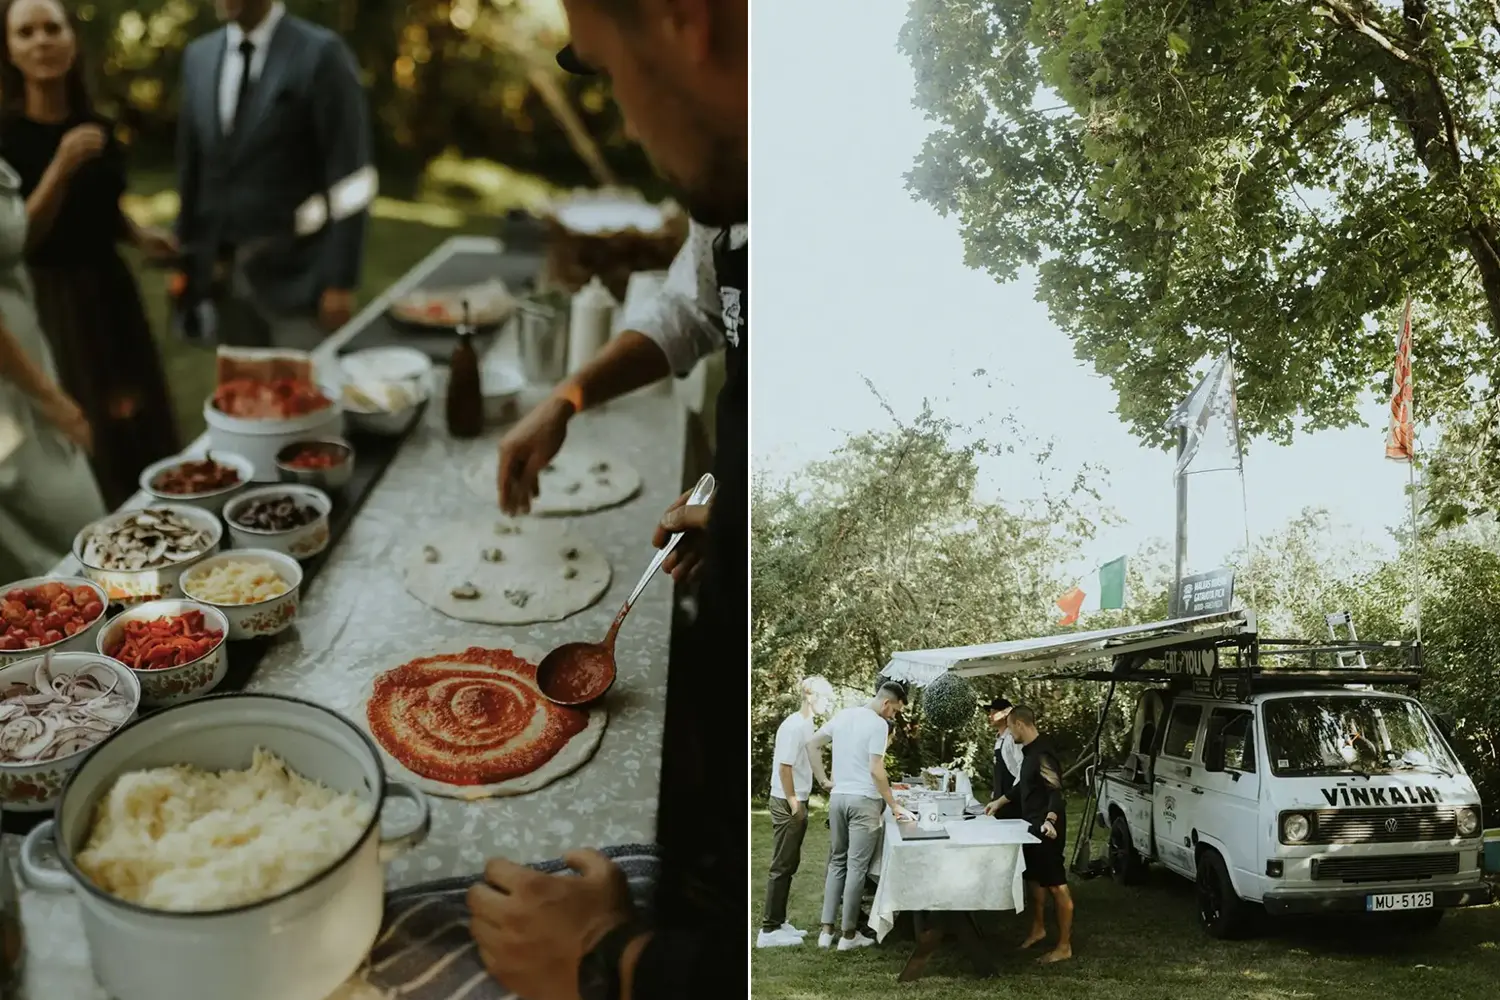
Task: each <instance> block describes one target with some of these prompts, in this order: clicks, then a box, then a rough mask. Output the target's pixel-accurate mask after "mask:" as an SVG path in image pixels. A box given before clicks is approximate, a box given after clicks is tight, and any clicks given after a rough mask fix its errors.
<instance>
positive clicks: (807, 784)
mask: <svg viewBox="0 0 1500 1000" xmlns="http://www.w3.org/2000/svg"><path fill="white" fill-rule="evenodd" d="M832 707H833V685H831V684H829V683H828V681H827V680H825V679H824V678H822V677H809V678H807V679H806V680H804V681H803V682H802V707H801V708H800V709H799V710H798V711H796V712H795V713H793V714H792V715H789V716H787V717H786V719H785V720H784V721H783V722H782V723H781V726H780V728H778V729H777V730H776V747H775V750H774V756H773V757H772V761H771V765H772V768H773V770H772V773H771V830H772V841H771V844H772V846H771V875H770V878H769V879H768V881H767V885H766V908H765V910H764V916H763V918H762V920H761V924H760V933H759V934H758V935H757V936H756V939H755V946H756V947H757V948H781V947H785V946H788V945H798V944H801V943H802V938H803V937H804V936H805V935H806V934H807V932H806V931H802V930H798V929H797V928H795V927H793V926H792V925H791V924H789V923H787V919H786V900H787V896H788V894H789V893H790V892H791V889H792V876H793V875H795V874H797V868H798V866H799V865H800V864H801V863H802V838H803V837H805V836H806V835H807V797H808V796H809V795H811V794H812V788H813V778H814V776H816V777H817V779H818V785H819V786H820V787H822V789H823V790H824V791H827V790H828V789H829V787H830V786H829V783H828V776H827V775H826V774H825V773H824V772H823V760H822V755H821V754H819V755H818V756H817V757H814V756H813V755H812V754H810V753H809V752H808V744H809V743H811V742H812V740H813V737H814V736H815V735H817V733H816V730H815V728H814V726H813V716H815V715H827V714H828V712H829V710H830V709H831V708H832Z"/></svg>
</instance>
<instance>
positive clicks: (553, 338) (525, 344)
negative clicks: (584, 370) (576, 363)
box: [516, 299, 568, 385]
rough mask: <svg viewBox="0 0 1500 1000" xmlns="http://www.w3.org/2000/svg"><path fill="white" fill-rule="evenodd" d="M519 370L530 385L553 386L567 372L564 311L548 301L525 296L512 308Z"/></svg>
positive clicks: (565, 319) (565, 315)
mask: <svg viewBox="0 0 1500 1000" xmlns="http://www.w3.org/2000/svg"><path fill="white" fill-rule="evenodd" d="M516 339H517V345H518V349H519V353H520V356H521V371H522V373H523V374H524V375H525V376H526V381H528V382H530V383H532V384H533V385H556V384H557V383H558V382H560V381H562V378H563V376H564V375H565V374H567V367H568V314H567V313H566V312H564V311H563V310H561V309H559V308H557V307H555V306H553V305H552V304H550V303H548V302H543V301H537V300H535V299H528V300H526V301H524V302H522V303H521V304H520V306H519V308H518V309H517V310H516Z"/></svg>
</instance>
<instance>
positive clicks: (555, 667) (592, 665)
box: [536, 474, 715, 707]
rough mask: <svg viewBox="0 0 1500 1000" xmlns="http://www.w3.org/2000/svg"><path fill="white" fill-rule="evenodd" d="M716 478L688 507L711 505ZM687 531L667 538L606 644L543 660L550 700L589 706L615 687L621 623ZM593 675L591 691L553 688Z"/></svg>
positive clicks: (701, 485) (701, 483)
mask: <svg viewBox="0 0 1500 1000" xmlns="http://www.w3.org/2000/svg"><path fill="white" fill-rule="evenodd" d="M714 485H715V484H714V477H713V475H712V474H705V475H704V477H703V478H702V479H700V480H698V485H697V486H694V487H693V492H692V493H691V494H690V495H689V496H688V498H687V502H686V503H685V504H684V505H683V506H686V507H698V506H702V505H703V504H706V503H708V502H709V501H710V500H712V499H713V495H714ZM682 536H683V532H681V531H679V532H677V533H676V534H674V535H672V537H671V538H668V539H667V544H665V545H663V546H662V547H661V549H660V550H659V551H658V552H657V553H656V556H655V558H653V559H652V560H651V565H649V566H647V567H646V572H645V573H643V574H642V575H641V579H640V581H639V582H638V583H637V584H636V585H635V589H634V590H632V591H631V592H630V596H629V597H627V598H625V604H624V606H623V607H621V608H620V613H619V614H617V615H615V620H614V623H613V624H612V625H610V627H609V632H608V633H607V634H606V635H605V636H604V641H603V642H568V643H564V644H563V645H561V646H558V647H557V648H556V649H554V650H553V651H552V652H550V653H548V654H547V655H546V656H544V657H542V662H541V663H539V664H537V668H536V683H537V687H539V688H540V689H541V691H542V694H543V695H545V696H546V697H547V698H548V699H549V700H551V701H553V702H556V703H557V704H559V705H567V706H570V707H576V706H579V705H587V704H589V703H590V702H595V701H598V700H599V699H600V698H603V697H604V696H605V695H606V694H608V693H609V689H610V688H612V687H614V684H615V676H616V674H617V672H618V671H617V668H616V666H615V637H616V636H617V635H619V633H620V624H621V623H622V622H624V621H625V616H626V615H628V614H630V609H631V607H632V606H633V605H634V604H635V602H636V598H638V597H640V596H641V593H642V592H643V591H644V590H645V589H646V585H647V584H648V583H650V582H651V578H652V577H653V576H655V575H656V571H657V570H659V569H661V564H662V563H664V562H666V560H667V556H669V555H671V554H672V550H673V549H675V548H677V545H678V543H680V542H681V541H682ZM575 671H576V672H580V673H584V672H593V673H596V674H597V675H598V680H597V681H596V682H595V683H593V684H591V685H589V687H588V689H587V690H585V691H583V692H579V693H578V694H577V695H576V696H572V695H571V693H570V694H569V695H562V694H557V693H554V691H553V688H554V685H555V683H556V681H557V679H558V678H559V677H565V676H567V675H569V674H571V673H574V672H575Z"/></svg>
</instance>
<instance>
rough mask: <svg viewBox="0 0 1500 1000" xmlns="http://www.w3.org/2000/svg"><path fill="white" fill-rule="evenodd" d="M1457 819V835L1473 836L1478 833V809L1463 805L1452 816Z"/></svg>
mask: <svg viewBox="0 0 1500 1000" xmlns="http://www.w3.org/2000/svg"><path fill="white" fill-rule="evenodd" d="M1454 818H1455V819H1456V820H1457V821H1458V835H1459V836H1460V837H1473V836H1475V835H1476V834H1478V833H1479V810H1478V809H1475V808H1474V807H1473V806H1464V807H1463V808H1462V809H1460V810H1459V811H1458V813H1457V815H1456V816H1455V817H1454Z"/></svg>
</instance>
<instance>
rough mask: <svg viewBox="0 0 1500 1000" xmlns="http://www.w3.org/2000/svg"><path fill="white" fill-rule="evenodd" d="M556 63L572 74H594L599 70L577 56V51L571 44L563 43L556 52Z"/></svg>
mask: <svg viewBox="0 0 1500 1000" xmlns="http://www.w3.org/2000/svg"><path fill="white" fill-rule="evenodd" d="M557 64H558V65H559V66H561V67H562V68H563V69H564V70H566V71H567V72H569V73H572V74H573V75H574V76H594V75H596V74H597V73H598V72H599V71H598V70H596V69H594V67H592V66H590V65H589V64H588V63H586V62H584V61H583V60H582V59H580V58H578V53H577V52H575V51H574V50H573V46H572V45H571V44H569V45H564V46H563V48H562V51H561V52H559V53H558V54H557Z"/></svg>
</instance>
